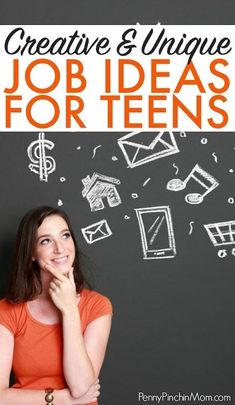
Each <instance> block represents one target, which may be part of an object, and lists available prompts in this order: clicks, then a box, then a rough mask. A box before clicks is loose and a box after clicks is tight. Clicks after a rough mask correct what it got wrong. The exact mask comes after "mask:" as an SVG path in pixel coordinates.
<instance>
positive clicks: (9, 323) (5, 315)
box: [0, 299, 17, 335]
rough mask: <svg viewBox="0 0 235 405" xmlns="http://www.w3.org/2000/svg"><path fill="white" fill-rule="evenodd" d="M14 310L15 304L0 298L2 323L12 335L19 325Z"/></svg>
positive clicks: (0, 322)
mask: <svg viewBox="0 0 235 405" xmlns="http://www.w3.org/2000/svg"><path fill="white" fill-rule="evenodd" d="M14 312H15V311H14V304H10V303H9V302H8V301H7V300H6V299H3V300H0V325H3V326H5V328H7V329H8V330H9V332H11V334H12V335H15V333H16V326H17V323H16V317H15V313H14Z"/></svg>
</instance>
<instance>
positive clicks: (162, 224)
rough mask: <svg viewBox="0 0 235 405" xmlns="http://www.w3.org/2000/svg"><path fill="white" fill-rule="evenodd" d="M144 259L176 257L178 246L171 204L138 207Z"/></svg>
mask: <svg viewBox="0 0 235 405" xmlns="http://www.w3.org/2000/svg"><path fill="white" fill-rule="evenodd" d="M135 211H136V215H137V219H138V223H139V228H140V236H141V243H142V248H143V259H166V258H171V257H175V255H176V247H175V238H174V232H173V225H172V218H171V212H170V208H169V206H159V207H148V208H136V209H135Z"/></svg>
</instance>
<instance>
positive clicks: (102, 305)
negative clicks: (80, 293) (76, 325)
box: [88, 292, 113, 323]
mask: <svg viewBox="0 0 235 405" xmlns="http://www.w3.org/2000/svg"><path fill="white" fill-rule="evenodd" d="M90 304H91V305H90V309H89V314H88V323H90V322H92V321H94V320H95V319H97V318H99V317H100V316H103V315H113V307H112V304H111V301H110V300H109V299H108V298H107V297H105V296H104V295H101V294H99V293H97V292H94V295H93V297H92V298H91V303H90Z"/></svg>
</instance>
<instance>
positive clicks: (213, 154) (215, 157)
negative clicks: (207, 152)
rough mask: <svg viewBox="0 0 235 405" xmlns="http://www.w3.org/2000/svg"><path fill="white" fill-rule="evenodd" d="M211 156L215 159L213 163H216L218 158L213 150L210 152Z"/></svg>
mask: <svg viewBox="0 0 235 405" xmlns="http://www.w3.org/2000/svg"><path fill="white" fill-rule="evenodd" d="M212 156H213V157H214V161H215V163H218V158H217V156H216V154H215V152H213V153H212Z"/></svg>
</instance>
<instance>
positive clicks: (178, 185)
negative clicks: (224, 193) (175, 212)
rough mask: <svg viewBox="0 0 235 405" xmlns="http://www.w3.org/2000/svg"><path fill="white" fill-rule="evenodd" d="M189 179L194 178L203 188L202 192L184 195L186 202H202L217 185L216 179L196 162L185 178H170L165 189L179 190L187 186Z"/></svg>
mask: <svg viewBox="0 0 235 405" xmlns="http://www.w3.org/2000/svg"><path fill="white" fill-rule="evenodd" d="M189 180H194V181H195V182H196V183H198V185H200V186H201V187H202V188H203V191H204V190H206V191H204V192H203V193H190V194H187V195H186V196H185V201H186V202H187V203H188V204H200V203H202V202H203V200H204V197H205V196H206V195H207V194H209V193H210V192H211V191H212V190H214V189H215V188H216V187H217V186H218V185H219V182H218V180H216V179H215V177H213V176H212V175H211V174H209V173H207V172H206V171H205V170H204V169H202V168H201V167H200V166H199V165H198V164H196V165H195V166H194V168H193V169H192V171H191V172H190V173H189V175H188V176H187V177H186V179H185V180H181V179H172V180H170V181H169V182H168V183H167V186H166V188H167V190H170V191H181V190H184V189H185V188H186V187H187V183H188V182H189Z"/></svg>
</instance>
